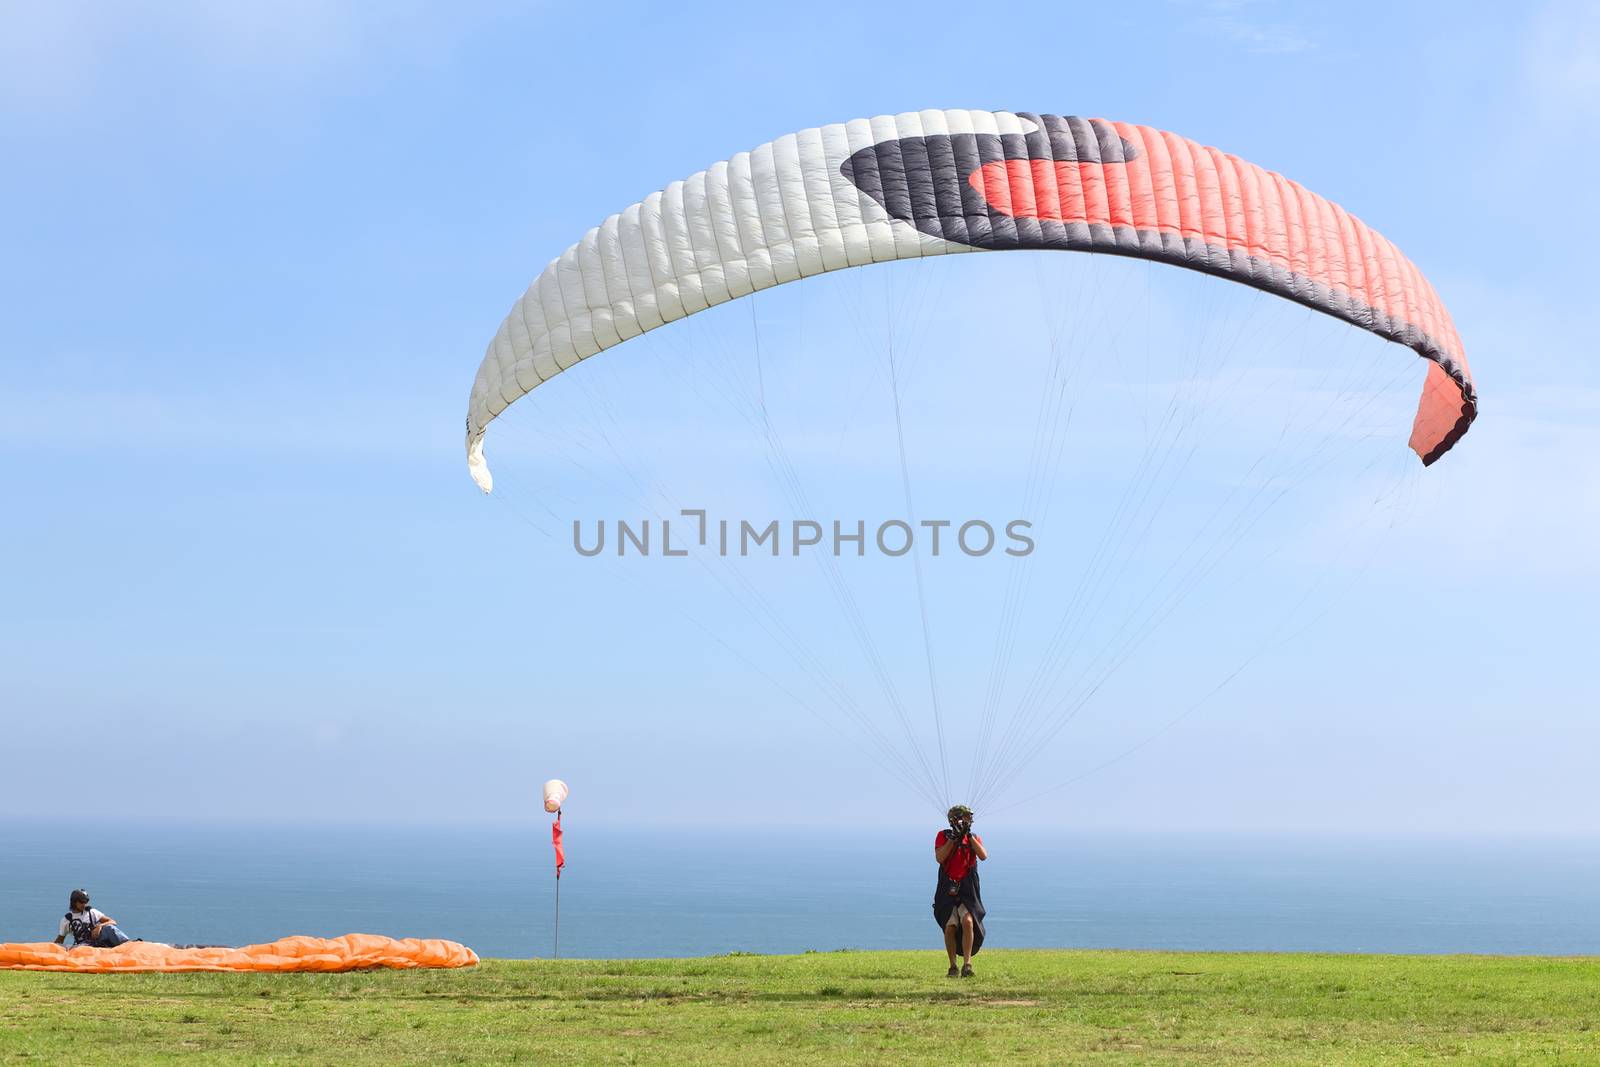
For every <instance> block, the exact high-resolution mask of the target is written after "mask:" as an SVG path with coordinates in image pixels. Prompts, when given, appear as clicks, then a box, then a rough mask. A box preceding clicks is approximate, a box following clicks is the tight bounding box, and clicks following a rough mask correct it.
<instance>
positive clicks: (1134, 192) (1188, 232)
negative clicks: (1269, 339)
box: [968, 122, 1477, 463]
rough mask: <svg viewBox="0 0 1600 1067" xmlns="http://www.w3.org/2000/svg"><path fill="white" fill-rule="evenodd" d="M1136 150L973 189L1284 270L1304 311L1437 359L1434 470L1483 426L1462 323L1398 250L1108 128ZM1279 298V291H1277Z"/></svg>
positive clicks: (1120, 125)
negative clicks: (1478, 422)
mask: <svg viewBox="0 0 1600 1067" xmlns="http://www.w3.org/2000/svg"><path fill="white" fill-rule="evenodd" d="M1109 125H1110V126H1111V127H1112V128H1113V129H1115V130H1116V131H1117V133H1118V134H1119V135H1120V136H1121V137H1122V138H1123V139H1124V140H1125V141H1127V142H1128V143H1129V144H1131V145H1132V146H1133V147H1134V148H1135V150H1136V151H1135V152H1134V153H1133V154H1132V157H1131V158H1128V159H1126V160H1116V161H1111V160H1106V161H1099V160H1094V161H1082V160H1077V161H1065V160H1052V159H1006V160H997V161H994V162H990V163H987V164H985V165H983V166H981V167H979V168H978V169H977V170H975V171H973V172H972V174H971V176H970V178H969V179H968V180H969V182H970V183H971V185H972V187H973V188H974V189H975V190H977V192H978V193H979V194H980V195H982V197H983V199H984V200H985V201H986V202H987V203H988V204H989V205H990V206H991V207H992V208H993V209H994V210H995V211H997V212H1000V213H1001V214H1005V215H1010V216H1012V217H1015V218H1036V219H1041V220H1046V221H1051V222H1062V223H1081V224H1085V225H1089V226H1109V227H1113V228H1118V227H1127V228H1130V229H1133V230H1135V231H1138V232H1140V233H1145V234H1155V235H1164V236H1166V237H1169V238H1177V239H1180V240H1183V241H1191V242H1199V243H1201V244H1203V245H1205V246H1207V247H1210V248H1217V249H1224V250H1226V251H1227V252H1230V253H1239V254H1242V255H1243V256H1245V257H1248V265H1247V266H1246V267H1243V268H1241V269H1240V270H1238V271H1237V272H1229V273H1230V274H1232V273H1237V274H1238V275H1239V276H1240V280H1242V281H1247V282H1250V281H1255V280H1256V278H1255V277H1254V272H1256V271H1258V270H1259V271H1263V272H1265V271H1271V270H1272V269H1274V268H1276V270H1277V271H1279V272H1286V273H1287V275H1288V276H1289V281H1288V286H1289V288H1291V289H1298V288H1303V289H1304V290H1306V292H1305V295H1304V302H1306V303H1309V304H1311V305H1312V306H1315V307H1319V308H1321V309H1322V310H1325V311H1329V312H1330V313H1333V314H1337V315H1339V316H1340V317H1343V318H1348V319H1349V320H1350V321H1352V322H1356V323H1358V324H1360V325H1362V326H1365V327H1367V328H1369V329H1374V330H1375V332H1379V333H1381V334H1384V335H1385V336H1390V337H1393V338H1394V339H1396V340H1402V341H1403V342H1404V343H1406V344H1408V345H1410V346H1411V347H1413V348H1415V349H1416V350H1417V351H1418V352H1420V353H1421V354H1423V355H1425V356H1428V357H1429V358H1430V359H1432V360H1434V362H1433V364H1432V365H1431V366H1430V367H1429V370H1428V377H1427V381H1426V383H1425V385H1424V387H1423V393H1422V400H1421V403H1420V404H1419V406H1418V409H1417V416H1416V421H1415V422H1414V423H1413V425H1412V433H1411V447H1412V449H1413V450H1414V451H1415V452H1416V453H1417V454H1418V455H1419V456H1421V457H1422V459H1423V461H1424V462H1430V463H1431V462H1432V461H1433V460H1434V459H1437V458H1438V457H1439V456H1440V455H1443V454H1444V452H1445V451H1447V450H1448V449H1449V447H1450V446H1451V445H1452V444H1454V443H1455V441H1456V440H1457V439H1459V438H1460V436H1461V435H1462V434H1464V433H1465V432H1466V429H1467V426H1468V425H1470V423H1471V422H1472V419H1473V417H1474V416H1475V415H1476V410H1477V405H1476V395H1475V392H1474V390H1473V387H1472V378H1471V372H1470V370H1469V369H1468V366H1467V360H1466V355H1465V353H1464V352H1463V350H1462V347H1461V338H1460V337H1459V336H1458V335H1457V334H1456V329H1455V324H1454V323H1453V322H1452V321H1451V319H1450V315H1449V313H1448V312H1447V311H1446V310H1445V308H1444V305H1443V304H1442V303H1441V302H1440V300H1439V297H1438V295H1437V294H1436V293H1435V292H1434V291H1433V287H1432V286H1431V285H1430V284H1428V280H1427V279H1426V278H1424V277H1423V276H1422V273H1421V272H1420V271H1419V270H1417V268H1416V267H1415V266H1413V265H1412V263H1411V262H1410V260H1408V259H1406V257H1405V256H1404V255H1402V254H1401V253H1400V251H1399V249H1397V248H1396V247H1395V246H1394V245H1393V244H1392V243H1390V242H1389V240H1388V239H1387V238H1385V237H1383V236H1382V235H1381V234H1379V233H1377V232H1376V231H1374V230H1372V229H1371V228H1369V227H1368V226H1367V225H1366V224H1365V223H1363V222H1361V220H1360V219H1357V218H1356V217H1355V216H1353V215H1351V214H1350V213H1349V212H1347V211H1345V210H1344V209H1343V208H1341V207H1339V206H1338V205H1337V204H1334V203H1332V202H1331V201H1328V200H1325V199H1324V198H1322V197H1320V196H1317V195H1316V194H1315V193H1313V192H1311V191H1310V190H1308V189H1306V188H1304V187H1303V186H1300V185H1298V184H1296V183H1294V182H1292V181H1290V180H1289V179H1287V178H1285V177H1283V176H1282V175H1280V174H1275V173H1273V172H1271V171H1268V170H1265V169H1263V168H1261V167H1258V166H1256V165H1255V164H1253V163H1249V162H1247V161H1245V160H1242V159H1240V158H1238V157H1237V156H1231V155H1228V154H1227V153H1225V152H1221V151H1219V150H1217V149H1215V148H1207V147H1204V146H1202V145H1199V144H1197V143H1195V142H1194V141H1190V140H1188V139H1186V138H1183V137H1179V136H1178V135H1177V134H1172V133H1165V132H1163V131H1161V130H1155V129H1151V128H1149V127H1147V126H1136V125H1133V124H1131V123H1125V122H1112V123H1110V124H1109ZM1272 287H1273V288H1275V289H1276V288H1278V286H1277V285H1274V286H1272Z"/></svg>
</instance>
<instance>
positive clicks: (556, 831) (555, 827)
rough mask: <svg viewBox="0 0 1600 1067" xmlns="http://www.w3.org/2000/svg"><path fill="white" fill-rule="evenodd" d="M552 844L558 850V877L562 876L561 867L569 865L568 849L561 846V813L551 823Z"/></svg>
mask: <svg viewBox="0 0 1600 1067" xmlns="http://www.w3.org/2000/svg"><path fill="white" fill-rule="evenodd" d="M550 844H551V845H552V846H554V847H555V850H556V877H557V878H560V877H561V868H563V867H565V866H566V865H567V853H566V850H565V849H563V848H562V847H561V815H560V813H559V812H558V813H557V814H556V821H555V822H553V823H551V824H550Z"/></svg>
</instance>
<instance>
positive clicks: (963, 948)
mask: <svg viewBox="0 0 1600 1067" xmlns="http://www.w3.org/2000/svg"><path fill="white" fill-rule="evenodd" d="M949 819H950V828H949V829H948V830H940V831H939V836H937V837H935V838H934V839H933V858H934V859H935V860H937V861H938V864H939V881H938V885H937V886H936V888H935V889H934V891H933V917H934V920H935V921H936V922H938V924H939V927H940V929H942V930H943V931H944V951H945V954H946V955H947V956H949V957H950V970H949V971H948V972H946V974H947V975H948V977H950V978H955V977H958V976H959V977H961V978H971V977H972V957H973V956H975V955H977V952H978V950H979V949H980V948H982V947H983V915H984V911H983V895H982V892H981V891H980V889H979V886H978V861H979V860H986V859H988V858H989V852H988V850H987V849H985V848H984V847H983V839H982V838H980V837H979V836H978V835H977V834H975V833H973V832H972V809H971V808H969V807H967V806H966V805H965V804H957V805H956V806H955V807H953V808H951V809H950V812H949ZM958 951H959V952H960V954H961V968H960V969H959V970H958V969H957V968H956V953H957V952H958Z"/></svg>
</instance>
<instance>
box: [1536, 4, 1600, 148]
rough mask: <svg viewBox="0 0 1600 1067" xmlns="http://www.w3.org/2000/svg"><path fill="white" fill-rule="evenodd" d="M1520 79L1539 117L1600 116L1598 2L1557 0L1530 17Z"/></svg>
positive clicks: (1582, 118) (1586, 119) (1592, 118)
mask: <svg viewBox="0 0 1600 1067" xmlns="http://www.w3.org/2000/svg"><path fill="white" fill-rule="evenodd" d="M1523 71H1524V78H1525V81H1526V83H1527V86H1528V92H1529V95H1530V96H1531V97H1532V99H1533V103H1534V105H1535V107H1536V108H1537V109H1538V112H1539V115H1540V117H1541V118H1543V119H1546V120H1555V121H1573V120H1577V121H1583V122H1593V121H1595V120H1596V119H1600V4H1595V3H1593V2H1591V0H1576V2H1574V0H1557V2H1556V3H1552V4H1549V5H1547V6H1546V7H1545V8H1544V9H1543V10H1541V11H1540V12H1539V13H1538V15H1537V16H1536V17H1535V19H1534V22H1533V31H1532V33H1531V34H1530V35H1529V38H1528V43H1527V46H1526V49H1525V51H1524V53H1523Z"/></svg>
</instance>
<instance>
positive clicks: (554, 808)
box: [544, 778, 567, 815]
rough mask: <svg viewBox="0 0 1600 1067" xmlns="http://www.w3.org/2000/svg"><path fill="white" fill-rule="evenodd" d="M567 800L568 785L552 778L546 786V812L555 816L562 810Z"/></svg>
mask: <svg viewBox="0 0 1600 1067" xmlns="http://www.w3.org/2000/svg"><path fill="white" fill-rule="evenodd" d="M566 799H567V783H566V782H563V781H562V780H561V779H559V778H552V779H550V780H549V781H548V782H546V783H545V784H544V810H545V811H548V812H550V813H551V814H552V815H554V814H555V813H556V812H558V811H560V810H561V805H562V804H564V803H565V802H566Z"/></svg>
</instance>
